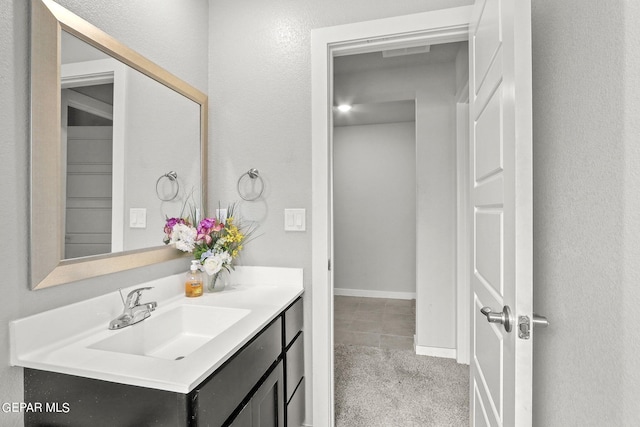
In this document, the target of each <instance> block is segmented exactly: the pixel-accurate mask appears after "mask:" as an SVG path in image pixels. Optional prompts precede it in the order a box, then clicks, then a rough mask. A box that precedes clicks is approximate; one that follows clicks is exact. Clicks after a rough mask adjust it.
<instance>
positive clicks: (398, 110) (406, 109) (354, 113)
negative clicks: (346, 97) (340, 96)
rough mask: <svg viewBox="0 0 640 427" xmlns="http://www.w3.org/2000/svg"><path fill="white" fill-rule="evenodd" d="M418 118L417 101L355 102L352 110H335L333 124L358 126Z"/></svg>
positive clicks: (410, 120) (336, 125)
mask: <svg viewBox="0 0 640 427" xmlns="http://www.w3.org/2000/svg"><path fill="white" fill-rule="evenodd" d="M415 119H416V102H415V101H414V100H413V99H411V100H407V101H390V102H376V103H369V104H354V105H353V106H352V108H351V110H350V111H348V112H346V113H343V112H340V111H334V114H333V125H334V126H335V127H340V126H356V125H358V126H359V125H372V124H378V123H400V122H413V121H415Z"/></svg>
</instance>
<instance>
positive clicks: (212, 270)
mask: <svg viewBox="0 0 640 427" xmlns="http://www.w3.org/2000/svg"><path fill="white" fill-rule="evenodd" d="M231 261H232V258H231V255H229V252H226V251H225V252H220V253H217V254H215V255H211V256H209V257H207V258H206V259H205V260H204V262H203V263H202V267H203V268H204V271H206V272H207V274H208V275H209V276H213V275H214V274H216V273H217V272H219V271H220V270H222V268H223V267H225V266H227V265H230V264H231Z"/></svg>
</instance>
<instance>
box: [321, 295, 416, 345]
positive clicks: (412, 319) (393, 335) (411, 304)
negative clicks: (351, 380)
mask: <svg viewBox="0 0 640 427" xmlns="http://www.w3.org/2000/svg"><path fill="white" fill-rule="evenodd" d="M333 312H334V313H333V314H334V321H333V324H334V341H335V343H336V344H350V345H363V346H369V347H380V348H395V349H413V336H414V334H415V332H416V300H401V299H387V298H364V297H347V296H335V297H334V310H333Z"/></svg>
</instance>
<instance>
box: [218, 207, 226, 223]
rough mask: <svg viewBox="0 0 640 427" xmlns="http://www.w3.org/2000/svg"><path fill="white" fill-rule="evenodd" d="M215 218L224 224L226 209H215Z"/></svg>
mask: <svg viewBox="0 0 640 427" xmlns="http://www.w3.org/2000/svg"><path fill="white" fill-rule="evenodd" d="M216 218H218V220H220V222H225V220H226V219H227V210H226V209H216Z"/></svg>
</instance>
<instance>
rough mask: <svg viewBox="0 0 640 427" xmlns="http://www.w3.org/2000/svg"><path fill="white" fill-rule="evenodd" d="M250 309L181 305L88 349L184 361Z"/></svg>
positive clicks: (121, 331) (152, 315) (119, 332)
mask: <svg viewBox="0 0 640 427" xmlns="http://www.w3.org/2000/svg"><path fill="white" fill-rule="evenodd" d="M250 312H251V310H245V309H238V308H225V307H208V306H197V305H186V304H184V305H179V306H178V307H175V308H173V309H171V310H170V311H168V312H166V313H162V314H159V315H155V316H154V313H152V314H151V317H149V318H147V319H146V320H144V321H142V322H140V323H137V324H135V325H132V326H128V327H126V328H125V329H122V330H120V331H117V332H115V333H114V335H113V336H110V337H109V338H106V339H103V340H102V341H98V342H96V343H95V344H93V345H90V346H89V347H88V348H91V349H95V350H105V351H113V352H117V353H127V354H135V355H140V356H148V357H155V358H159V359H168V360H181V359H183V358H185V357H187V356H188V355H189V354H191V353H193V352H194V351H196V350H197V349H199V348H200V347H202V346H203V345H205V344H206V343H207V342H209V341H211V340H212V339H213V338H215V337H216V336H218V335H220V334H221V333H222V332H224V331H225V330H227V329H228V328H229V327H230V326H232V325H233V324H235V323H236V322H238V321H239V320H240V319H242V318H243V317H245V316H246V315H248V314H249V313H250Z"/></svg>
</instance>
